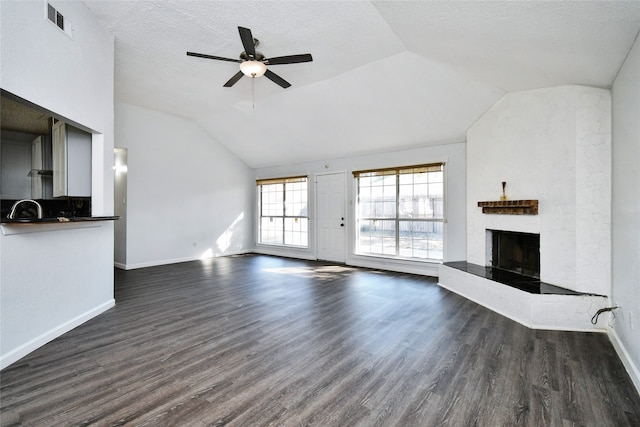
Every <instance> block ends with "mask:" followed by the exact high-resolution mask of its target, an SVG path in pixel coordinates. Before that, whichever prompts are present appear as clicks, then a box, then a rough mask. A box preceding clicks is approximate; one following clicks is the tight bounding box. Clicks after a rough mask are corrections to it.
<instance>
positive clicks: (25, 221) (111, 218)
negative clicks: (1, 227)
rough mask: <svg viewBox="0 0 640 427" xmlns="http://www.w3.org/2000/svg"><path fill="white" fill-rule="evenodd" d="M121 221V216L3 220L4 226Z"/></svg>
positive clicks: (0, 220)
mask: <svg viewBox="0 0 640 427" xmlns="http://www.w3.org/2000/svg"><path fill="white" fill-rule="evenodd" d="M117 219H120V217H119V216H81V217H71V218H66V217H57V218H15V219H9V218H2V219H0V222H1V223H2V224H11V225H14V224H15V225H21V224H24V225H27V224H64V223H67V222H86V221H115V220H117Z"/></svg>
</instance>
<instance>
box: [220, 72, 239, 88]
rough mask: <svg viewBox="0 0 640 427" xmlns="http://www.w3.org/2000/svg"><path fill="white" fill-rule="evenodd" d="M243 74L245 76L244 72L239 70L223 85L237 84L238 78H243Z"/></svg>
mask: <svg viewBox="0 0 640 427" xmlns="http://www.w3.org/2000/svg"><path fill="white" fill-rule="evenodd" d="M242 76H244V74H242V71H238V72H237V73H236V74H234V75H233V77H231V78H230V79H229V81H228V82H226V83H225V84H224V85H223V87H231V86H233V85H234V84H236V83H237V82H238V80H240V79H241V78H242Z"/></svg>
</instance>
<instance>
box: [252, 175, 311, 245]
mask: <svg viewBox="0 0 640 427" xmlns="http://www.w3.org/2000/svg"><path fill="white" fill-rule="evenodd" d="M307 181H308V180H307V177H306V176H303V177H292V178H278V179H263V180H258V181H256V184H257V185H258V194H259V196H258V197H259V206H260V207H259V211H260V218H259V232H258V235H259V238H258V242H259V243H262V244H268V245H286V246H298V247H308V245H309V218H308V213H307V205H308V197H307Z"/></svg>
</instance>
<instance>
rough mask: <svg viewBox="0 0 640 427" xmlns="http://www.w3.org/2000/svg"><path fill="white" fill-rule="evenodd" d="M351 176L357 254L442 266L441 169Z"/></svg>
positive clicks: (429, 167) (405, 169) (427, 167)
mask: <svg viewBox="0 0 640 427" xmlns="http://www.w3.org/2000/svg"><path fill="white" fill-rule="evenodd" d="M353 175H354V178H355V179H356V184H357V195H358V198H357V210H356V221H357V223H356V233H357V236H356V253H358V254H362V255H376V256H383V257H390V258H402V259H413V260H436V261H442V259H443V253H444V251H443V241H444V238H443V229H444V227H443V225H444V164H443V163H436V164H429V165H419V166H407V167H398V168H386V169H376V170H367V171H357V172H354V173H353Z"/></svg>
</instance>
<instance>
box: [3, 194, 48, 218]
mask: <svg viewBox="0 0 640 427" xmlns="http://www.w3.org/2000/svg"><path fill="white" fill-rule="evenodd" d="M22 203H33V204H34V205H36V208H38V219H42V206H40V203H38V202H36V201H35V200H31V199H22V200H18V201H17V202H15V203H14V204H13V206H12V207H11V212H9V215H7V218H9V219H14V218H15V215H16V209H17V208H18V206H19V205H20V204H22Z"/></svg>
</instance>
